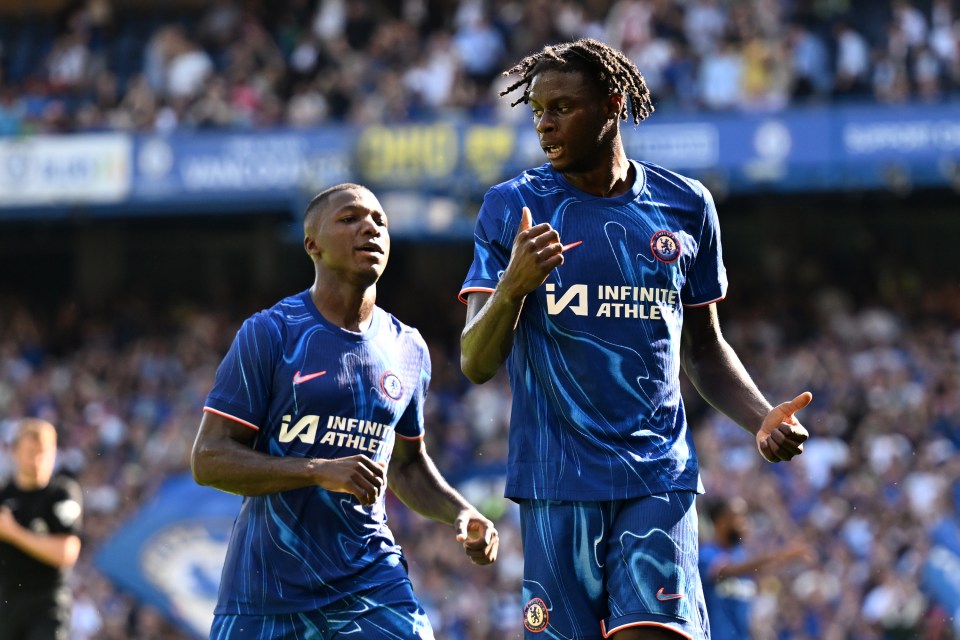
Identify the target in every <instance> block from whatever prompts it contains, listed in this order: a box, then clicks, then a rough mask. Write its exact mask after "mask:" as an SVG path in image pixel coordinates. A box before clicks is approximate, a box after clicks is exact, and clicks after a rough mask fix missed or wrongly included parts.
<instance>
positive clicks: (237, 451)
mask: <svg viewBox="0 0 960 640" xmlns="http://www.w3.org/2000/svg"><path fill="white" fill-rule="evenodd" d="M256 435H257V432H256V431H255V430H254V429H252V428H250V427H247V426H245V425H242V424H240V423H238V422H235V421H233V420H230V419H228V418H224V417H223V416H219V415H217V414H215V413H210V412H204V414H203V418H202V420H201V421H200V430H199V432H198V433H197V439H196V441H195V442H194V444H193V451H192V453H191V456H190V467H191V469H192V470H193V478H194V480H196V482H197V484H201V485H206V486H211V487H215V488H217V489H220V490H221V491H227V492H229V493H236V494H240V495H244V496H262V495H267V494H271V493H278V492H280V491H289V490H291V489H300V488H302V487H311V486H320V487H323V488H324V489H327V490H328V491H335V492H341V493H349V494H351V495H353V496H355V497H356V498H357V500H359V501H360V502H361V504H364V505H371V504H373V503H374V502H376V501H377V500H378V499H379V498H380V496H381V495H382V494H383V491H384V489H386V485H387V472H386V469H385V468H384V466H383V465H382V464H380V463H377V462H374V461H373V460H371V459H370V458H368V457H367V456H365V455H360V454H358V455H354V456H349V457H346V458H338V459H335V460H325V459H322V458H295V457H278V456H271V455H267V454H264V453H260V452H259V451H254V450H253V449H252V448H251V446H252V444H253V440H254V438H255V437H256Z"/></svg>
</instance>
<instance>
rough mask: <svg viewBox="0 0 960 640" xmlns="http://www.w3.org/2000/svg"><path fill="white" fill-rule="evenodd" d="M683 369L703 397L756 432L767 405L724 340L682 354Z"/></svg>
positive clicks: (768, 408) (732, 418) (747, 428)
mask: <svg viewBox="0 0 960 640" xmlns="http://www.w3.org/2000/svg"><path fill="white" fill-rule="evenodd" d="M683 368H684V371H685V372H686V374H687V377H688V378H689V379H690V382H691V383H693V386H694V387H695V388H696V389H697V392H698V393H699V394H700V395H701V396H702V397H703V399H704V400H706V401H707V402H708V403H710V405H711V406H712V407H713V408H714V409H716V410H717V411H720V412H721V413H723V414H724V415H726V416H727V417H728V418H730V419H731V420H733V421H734V422H736V423H737V424H738V425H740V427H742V428H743V429H745V430H746V431H748V432H749V433H750V434H752V435H756V433H757V431H758V430H759V429H760V425H761V424H762V423H763V419H764V417H765V416H766V415H767V413H768V412H769V411H770V409H771V405H770V403H769V402H768V401H767V399H766V398H764V397H763V394H762V393H761V392H760V389H759V388H758V387H757V385H756V383H755V382H754V381H753V379H752V378H751V377H750V374H749V373H748V372H747V370H746V368H745V367H744V366H743V363H742V362H741V361H740V358H739V357H738V356H737V354H736V352H735V351H734V350H733V348H732V347H731V346H730V345H729V344H728V343H727V342H726V341H724V340H723V339H720V340H719V341H717V342H714V343H711V344H709V345H706V346H703V347H701V348H700V349H699V350H698V351H696V352H690V353H685V355H684V366H683Z"/></svg>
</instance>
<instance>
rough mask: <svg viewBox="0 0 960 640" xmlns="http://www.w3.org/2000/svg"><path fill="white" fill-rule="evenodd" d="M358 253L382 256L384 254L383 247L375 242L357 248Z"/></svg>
mask: <svg viewBox="0 0 960 640" xmlns="http://www.w3.org/2000/svg"><path fill="white" fill-rule="evenodd" d="M357 251H359V252H361V253H376V254H379V255H381V256H382V255H383V254H384V251H383V247H381V246H380V245H378V244H375V243H373V242H368V243H366V244H362V245H360V246H359V247H357Z"/></svg>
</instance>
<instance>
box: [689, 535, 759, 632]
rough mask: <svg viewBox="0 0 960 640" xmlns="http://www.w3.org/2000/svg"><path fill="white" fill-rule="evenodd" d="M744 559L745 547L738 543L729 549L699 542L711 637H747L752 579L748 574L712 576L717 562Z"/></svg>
mask: <svg viewBox="0 0 960 640" xmlns="http://www.w3.org/2000/svg"><path fill="white" fill-rule="evenodd" d="M746 560H747V553H746V550H744V548H743V547H742V546H740V545H738V546H736V547H734V548H732V549H730V550H729V551H727V550H724V549H723V548H722V547H720V546H718V545H716V544H714V543H713V542H707V543H704V544H701V545H700V576H701V579H702V582H703V597H704V600H705V601H706V603H707V616H708V617H709V618H710V635H711V637H712V638H713V640H744V638H749V637H750V606H751V604H752V602H753V600H754V598H756V595H757V584H756V582H754V581H753V578H751V577H750V576H731V577H729V578H724V579H723V580H716V579H715V578H713V577H712V573H713V570H714V568H715V567H717V566H718V565H719V564H721V563H722V564H740V563H743V562H746Z"/></svg>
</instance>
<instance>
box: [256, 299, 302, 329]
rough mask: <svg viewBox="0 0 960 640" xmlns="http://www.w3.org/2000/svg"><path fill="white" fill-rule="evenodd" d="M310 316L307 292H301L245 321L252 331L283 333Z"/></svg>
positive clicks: (279, 301)
mask: <svg viewBox="0 0 960 640" xmlns="http://www.w3.org/2000/svg"><path fill="white" fill-rule="evenodd" d="M309 315H310V310H309V309H308V308H307V306H306V300H305V292H302V291H301V292H300V293H297V294H294V295H291V296H287V297H286V298H283V299H281V300H278V301H277V302H276V303H275V304H273V305H272V306H270V307H267V308H266V309H261V310H260V311H257V312H255V313H253V314H251V315H250V316H249V317H248V318H247V319H246V320H245V321H244V325H247V327H248V328H250V329H255V330H257V331H280V332H282V331H283V328H284V327H285V326H287V325H289V324H292V323H297V322H301V321H302V320H303V319H304V317H305V316H309Z"/></svg>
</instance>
